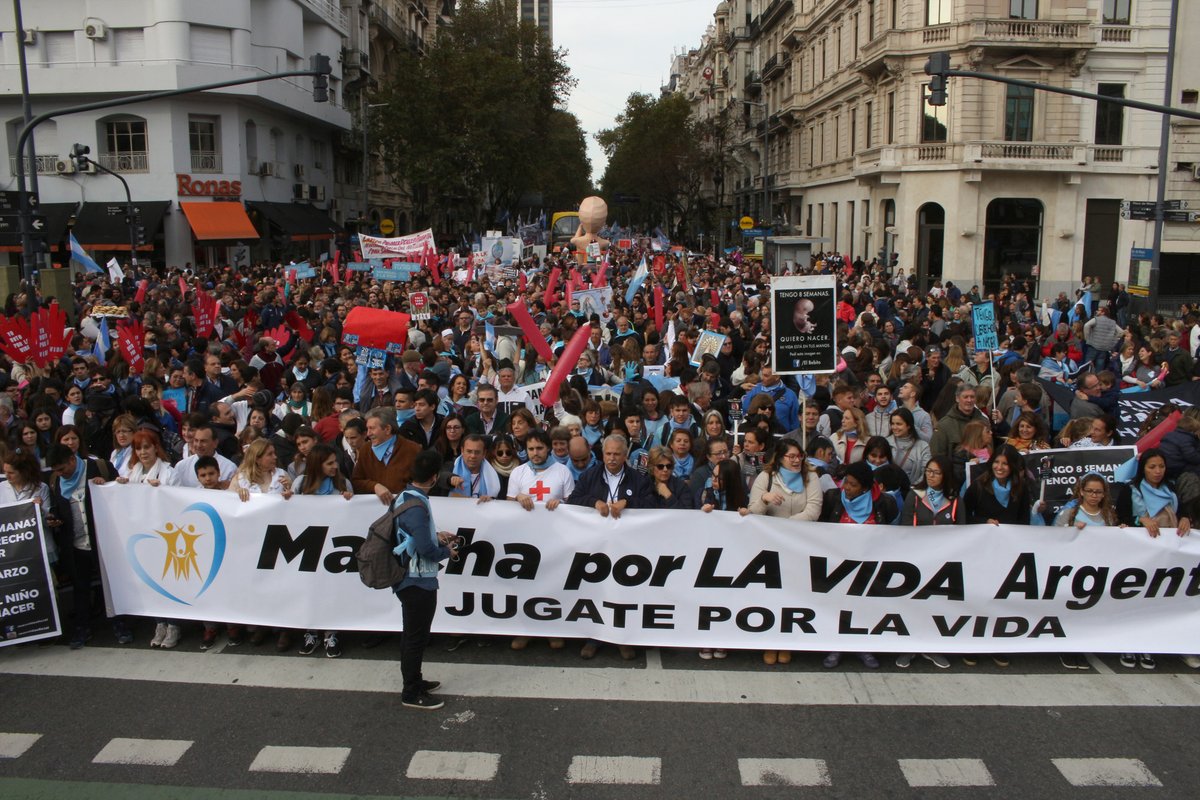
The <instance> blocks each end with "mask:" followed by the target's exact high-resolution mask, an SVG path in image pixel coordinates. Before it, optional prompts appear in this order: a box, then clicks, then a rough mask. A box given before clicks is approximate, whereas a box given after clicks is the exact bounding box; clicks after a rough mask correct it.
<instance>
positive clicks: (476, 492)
mask: <svg viewBox="0 0 1200 800" xmlns="http://www.w3.org/2000/svg"><path fill="white" fill-rule="evenodd" d="M454 474H455V475H457V476H458V477H460V478H462V486H460V487H458V488H457V489H451V490H450V496H451V497H495V496H496V495H498V494H499V493H500V475H499V474H498V473H497V472H496V469H495V467H493V466H492V465H491V464H489V463H488V462H487V460H486V459H485V460H484V462H483V464H481V465H480V467H479V475H478V477H475V478H472V477H471V470H470V468H469V467H467V465H466V463H464V462H463V458H462V456H459V457H458V458H457V459H455V461H454Z"/></svg>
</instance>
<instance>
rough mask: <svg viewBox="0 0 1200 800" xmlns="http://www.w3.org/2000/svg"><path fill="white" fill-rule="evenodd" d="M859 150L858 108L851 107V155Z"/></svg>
mask: <svg viewBox="0 0 1200 800" xmlns="http://www.w3.org/2000/svg"><path fill="white" fill-rule="evenodd" d="M857 152H858V109H857V108H852V109H850V156H851V157H853V156H854V154H855V153H857Z"/></svg>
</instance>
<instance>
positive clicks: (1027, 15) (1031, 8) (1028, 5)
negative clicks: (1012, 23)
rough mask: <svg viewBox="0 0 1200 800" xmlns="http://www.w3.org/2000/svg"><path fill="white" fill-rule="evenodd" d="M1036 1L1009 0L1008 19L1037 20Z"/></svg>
mask: <svg viewBox="0 0 1200 800" xmlns="http://www.w3.org/2000/svg"><path fill="white" fill-rule="evenodd" d="M1037 12H1038V0H1009V3H1008V16H1009V19H1037Z"/></svg>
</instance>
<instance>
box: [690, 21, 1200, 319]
mask: <svg viewBox="0 0 1200 800" xmlns="http://www.w3.org/2000/svg"><path fill="white" fill-rule="evenodd" d="M1187 6H1188V4H1187V3H1183V4H1182V7H1183V8H1184V9H1187ZM1169 13H1170V0H726V2H722V3H721V4H719V5H718V6H717V8H716V11H715V14H714V33H713V36H712V40H711V42H705V43H704V44H703V45H702V46H701V48H699V49H698V50H697V51H694V52H695V53H696V55H697V56H703V54H704V53H705V52H707V51H708V50H711V49H712V45H713V44H716V45H718V46H719V51H718V52H716V53H715V54H714V55H713V56H711V57H700V58H697V59H696V61H697V68H699V69H701V70H703V69H705V68H706V67H707V66H708V65H709V64H711V66H712V68H713V69H714V80H713V81H712V83H711V87H710V91H708V92H707V93H706V92H699V93H697V100H695V101H694V107H695V108H696V110H697V114H698V115H701V116H703V115H705V114H708V115H713V114H721V113H724V114H734V115H736V116H739V117H741V119H742V124H741V125H738V126H734V128H733V130H734V138H735V139H737V141H736V144H734V145H733V146H732V147H731V148H730V154H731V160H732V161H733V164H732V167H731V170H730V171H731V172H732V173H733V186H732V203H733V209H732V211H733V213H734V214H742V213H748V214H751V215H752V216H754V217H756V218H757V219H760V220H766V219H769V220H770V221H771V222H772V224H773V226H774V230H775V231H776V232H783V233H787V234H793V235H802V236H811V237H814V238H823V239H825V240H826V243H825V246H826V247H827V249H829V250H832V251H836V252H840V253H845V254H850V255H851V256H863V257H865V258H870V257H872V256H876V255H880V254H884V255H888V256H889V257H890V256H892V255H893V254H895V255H896V256H898V261H899V263H900V265H901V266H904V267H906V268H911V269H914V270H916V271H917V273H918V275H919V276H920V277H921V279H922V281H924V282H931V281H933V280H937V279H940V280H953V281H954V282H955V283H957V284H959V285H964V286H970V285H972V284H979V285H981V286H984V285H986V286H988V287H994V286H995V285H998V283H999V282H1000V280H1001V279H1002V276H1004V275H1006V274H1016V275H1027V276H1030V277H1033V278H1036V279H1037V281H1038V284H1039V285H1038V290H1037V293H1038V295H1039V296H1050V297H1053V296H1054V295H1055V294H1057V292H1058V291H1063V290H1067V289H1069V288H1071V287H1073V286H1074V285H1076V284H1077V283H1078V281H1079V279H1080V277H1081V276H1084V275H1087V276H1091V275H1095V276H1098V277H1099V278H1100V279H1101V280H1102V281H1111V280H1114V279H1116V280H1121V281H1124V280H1125V279H1126V277H1127V272H1128V269H1129V260H1130V252H1131V249H1132V248H1141V247H1150V243H1151V239H1152V225H1151V224H1150V223H1146V222H1135V221H1128V220H1126V221H1122V220H1121V218H1120V204H1121V201H1122V200H1153V199H1154V196H1155V183H1156V180H1157V174H1158V166H1157V165H1158V138H1159V123H1160V117H1159V115H1158V114H1155V113H1151V112H1142V111H1136V110H1130V109H1124V108H1122V107H1120V106H1116V105H1113V104H1104V103H1099V104H1098V103H1095V102H1092V101H1086V100H1081V99H1075V98H1069V97H1066V96H1063V95H1056V94H1049V93H1044V92H1035V91H1033V90H1028V89H1023V88H1020V87H1013V86H1008V85H1005V84H1001V83H994V82H988V81H983V80H978V79H970V78H952V79H950V81H949V91H948V94H949V102H948V103H947V104H946V105H945V106H940V107H939V106H933V105H930V104H929V103H928V101H927V97H926V96H927V93H928V90H927V87H928V76H927V75H925V73H924V65H925V63H926V61H927V59H928V58H929V55H930V54H931V53H933V52H937V51H947V52H949V53H950V57H951V65H952V67H954V68H959V69H969V70H974V71H980V72H986V73H991V74H996V75H1001V76H1007V77H1012V78H1019V79H1025V80H1030V81H1035V82H1039V83H1045V84H1050V85H1054V86H1060V87H1066V88H1073V89H1079V90H1083V91H1089V92H1095V93H1098V94H1101V95H1106V96H1113V97H1121V98H1130V99H1137V100H1143V101H1146V102H1151V103H1161V102H1162V101H1163V91H1164V85H1165V84H1164V78H1165V68H1166V54H1167V44H1168V35H1169ZM1195 13H1196V12H1195V10H1194V9H1193V10H1191V11H1190V16H1192V17H1194V16H1195ZM1188 15H1189V11H1187V10H1185V11H1184V16H1185V18H1186V17H1187V16H1188ZM1193 22H1195V20H1193ZM1179 29H1180V30H1183V31H1186V30H1188V28H1187V27H1186V24H1185V23H1184V20H1181V24H1180V26H1179ZM1179 49H1180V52H1181V54H1182V55H1181V57H1180V58H1179V59H1177V69H1176V79H1175V81H1174V85H1175V86H1176V87H1180V88H1181V89H1182V88H1183V87H1185V86H1191V85H1193V84H1194V83H1196V78H1197V76H1200V71H1198V69H1197V67H1198V66H1200V65H1198V64H1196V63H1195V62H1196V56H1195V55H1194V54H1192V53H1190V51H1189V49H1188V48H1187V46H1186V45H1181V47H1180V48H1179ZM689 68H690V67H689ZM692 80H694V79H693V78H685V77H681V78H680V81H679V82H680V84H681V85H682V86H687V85H688V84H689V82H690V81H692ZM1176 100H1177V101H1178V102H1183V103H1187V102H1190V103H1192V105H1191V107H1192V108H1194V107H1195V102H1196V98H1195V91H1194V90H1193V91H1192V92H1191V93H1190V94H1187V95H1183V94H1181V93H1180V92H1176ZM746 101H750V102H749V103H747V102H746ZM1185 107H1187V106H1185ZM1172 130H1173V134H1174V139H1175V142H1176V144H1175V149H1176V150H1177V151H1178V153H1177V157H1176V158H1174V159H1173V160H1172V162H1171V166H1170V170H1171V171H1170V174H1169V191H1168V195H1167V196H1168V198H1176V199H1187V198H1188V196H1189V195H1192V194H1194V193H1195V192H1196V190H1197V188H1200V184H1198V183H1196V182H1194V181H1193V177H1194V176H1195V172H1194V170H1193V169H1192V168H1191V165H1192V164H1193V163H1196V162H1198V161H1200V152H1197V145H1200V140H1198V139H1197V138H1196V136H1195V133H1194V132H1195V130H1196V129H1195V127H1194V126H1191V125H1187V124H1181V123H1176V124H1175V125H1173V126H1172ZM1188 148H1191V149H1190V150H1188ZM1185 150H1187V151H1188V152H1186V153H1185V152H1183V151H1185ZM764 153H765V162H764ZM1181 165H1184V166H1181ZM1185 167H1186V168H1185ZM764 179H765V181H766V191H764V187H763V181H764ZM728 180H729V178H728V176H726V181H727V182H728ZM714 188H715V187H714ZM764 206H765V207H764ZM1163 250H1164V252H1165V253H1166V252H1176V253H1179V254H1184V253H1186V254H1189V256H1190V254H1193V253H1195V252H1196V251H1197V250H1200V243H1198V242H1197V237H1196V234H1195V225H1176V224H1171V223H1169V224H1168V231H1167V233H1166V236H1165V244H1164V247H1163ZM1166 264H1167V261H1166V260H1164V265H1166ZM1164 268H1165V267H1164Z"/></svg>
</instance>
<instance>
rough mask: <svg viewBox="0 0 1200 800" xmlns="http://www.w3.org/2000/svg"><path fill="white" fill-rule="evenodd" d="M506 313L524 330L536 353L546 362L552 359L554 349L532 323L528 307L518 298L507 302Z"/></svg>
mask: <svg viewBox="0 0 1200 800" xmlns="http://www.w3.org/2000/svg"><path fill="white" fill-rule="evenodd" d="M508 315H509V316H510V317H512V318H513V321H514V322H516V323H517V324H518V325H520V326H521V330H522V331H524V332H525V338H526V339H528V340H529V343H530V344H531V345H533V349H534V350H537V354H538V355H539V356H541V357H542V358H544V359H546V363H547V364H549V363H550V362H551V361H553V360H554V351H553V350H551V349H550V343H549V342H547V341H546V337H545V336H542V332H541V331H540V330H538V326H537V325H536V324H534V321H533V317H531V316H529V309H528V308H526V307H525V304H524V303H522V302H521V301H520V300H517V301H515V302H512V303H509V304H508Z"/></svg>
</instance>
